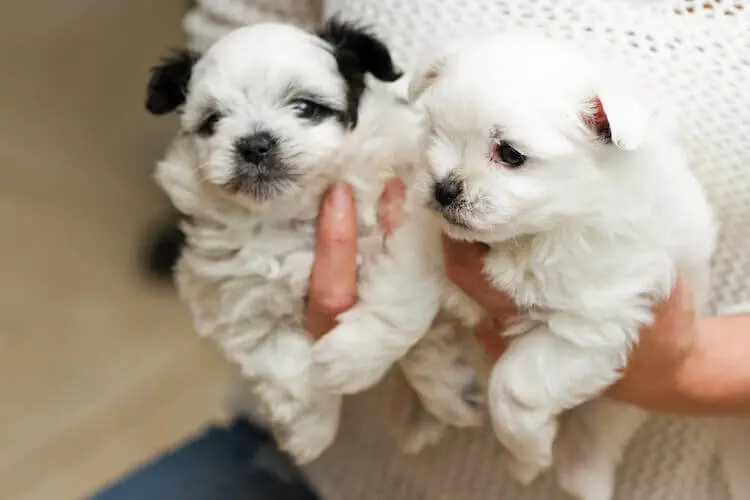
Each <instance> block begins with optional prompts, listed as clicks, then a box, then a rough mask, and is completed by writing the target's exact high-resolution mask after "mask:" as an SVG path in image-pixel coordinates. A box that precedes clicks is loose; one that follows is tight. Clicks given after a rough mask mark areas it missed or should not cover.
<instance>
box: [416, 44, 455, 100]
mask: <svg viewBox="0 0 750 500" xmlns="http://www.w3.org/2000/svg"><path fill="white" fill-rule="evenodd" d="M446 59H447V56H446V55H442V56H440V57H437V58H433V59H431V60H430V61H428V62H427V63H426V64H424V65H423V66H422V67H421V68H418V69H417V71H415V72H414V74H413V75H412V78H411V80H409V89H408V92H407V96H408V99H409V101H410V102H416V101H417V100H418V99H419V98H420V97H421V96H422V94H424V92H425V90H427V89H428V88H430V86H431V85H432V84H433V83H435V80H437V79H438V78H439V77H440V74H441V73H442V71H443V67H444V66H445V60H446Z"/></svg>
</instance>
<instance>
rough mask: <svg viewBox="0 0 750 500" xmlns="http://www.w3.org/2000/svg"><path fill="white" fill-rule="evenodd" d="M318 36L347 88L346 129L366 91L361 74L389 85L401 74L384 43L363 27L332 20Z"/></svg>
mask: <svg viewBox="0 0 750 500" xmlns="http://www.w3.org/2000/svg"><path fill="white" fill-rule="evenodd" d="M318 36H319V37H320V38H322V39H323V40H325V41H326V42H328V43H330V44H331V45H332V46H333V55H334V57H335V58H336V63H337V64H338V68H339V72H340V73H341V76H343V77H344V80H345V81H346V84H347V87H348V91H347V115H348V116H347V121H348V124H349V126H350V127H354V126H355V125H356V124H357V118H358V108H359V101H360V99H361V98H362V94H363V93H364V91H365V88H366V85H365V74H367V73H370V74H371V75H372V76H374V77H375V78H377V79H378V80H381V81H384V82H393V81H396V80H398V79H399V78H400V77H401V75H402V73H401V72H400V71H398V70H397V69H396V67H395V66H394V64H393V59H392V58H391V53H390V51H389V50H388V47H386V45H385V43H383V42H382V41H381V40H380V39H379V38H377V37H376V36H375V35H373V34H372V33H371V32H370V30H369V29H368V28H366V27H364V26H361V25H358V24H356V23H353V22H349V21H342V20H341V19H340V18H339V17H338V16H334V17H332V18H331V19H330V20H328V22H327V23H326V24H325V26H323V28H322V29H321V30H319V31H318Z"/></svg>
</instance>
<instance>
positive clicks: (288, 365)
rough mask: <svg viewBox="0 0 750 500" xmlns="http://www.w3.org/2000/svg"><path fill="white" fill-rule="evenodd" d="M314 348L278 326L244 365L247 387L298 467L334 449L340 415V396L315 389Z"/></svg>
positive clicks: (299, 332)
mask: <svg viewBox="0 0 750 500" xmlns="http://www.w3.org/2000/svg"><path fill="white" fill-rule="evenodd" d="M311 349H312V342H311V341H310V340H309V338H308V337H307V334H306V332H305V331H304V330H303V329H301V328H299V327H293V326H286V327H280V328H278V329H277V330H276V331H275V332H274V333H273V335H271V336H269V337H267V338H266V339H265V340H264V341H263V342H262V343H261V344H259V345H258V346H256V347H255V348H254V349H253V350H252V351H250V352H248V353H246V355H245V356H244V357H243V359H242V363H241V368H242V374H243V376H244V378H245V380H246V381H247V387H248V389H249V390H250V392H251V393H252V394H253V395H254V396H255V398H256V399H257V400H258V402H259V406H260V408H259V410H260V413H261V415H262V416H263V417H264V420H266V421H267V422H268V423H269V425H270V427H271V430H272V432H273V434H274V437H275V438H276V440H277V441H278V444H279V447H280V448H281V449H282V450H284V451H285V452H287V453H289V454H290V455H292V457H294V459H295V460H296V462H297V463H299V464H304V463H307V462H310V461H311V460H314V459H315V458H317V457H318V456H319V455H320V454H321V453H323V451H325V450H326V449H327V448H328V447H329V446H330V445H331V443H332V442H333V440H334V438H335V437H336V433H337V431H338V425H339V416H340V412H341V396H337V395H332V394H328V393H326V392H324V391H321V390H320V389H318V388H317V387H315V386H314V385H313V384H312V381H311V377H310V359H311V357H310V353H311Z"/></svg>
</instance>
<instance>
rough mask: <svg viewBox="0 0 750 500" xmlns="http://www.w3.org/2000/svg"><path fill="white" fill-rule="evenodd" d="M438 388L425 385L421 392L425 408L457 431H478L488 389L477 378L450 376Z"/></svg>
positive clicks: (437, 381) (420, 387) (419, 388)
mask: <svg viewBox="0 0 750 500" xmlns="http://www.w3.org/2000/svg"><path fill="white" fill-rule="evenodd" d="M433 382H435V383H434V384H431V385H430V386H428V384H426V383H425V384H421V385H420V386H419V387H418V391H419V394H420V397H421V398H422V401H423V403H424V406H425V408H427V409H428V410H429V412H430V413H432V414H433V415H435V416H436V417H437V418H438V419H440V420H441V421H443V422H444V423H446V424H448V425H451V426H453V427H459V428H463V427H477V426H479V425H481V424H482V421H483V415H484V414H483V412H482V410H483V409H484V407H485V402H486V397H485V390H484V388H483V387H482V386H481V385H479V383H478V382H477V381H476V380H474V378H473V377H458V376H457V375H456V374H454V373H446V374H445V379H443V380H442V383H441V381H439V380H433Z"/></svg>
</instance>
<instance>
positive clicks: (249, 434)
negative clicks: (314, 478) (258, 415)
mask: <svg viewBox="0 0 750 500" xmlns="http://www.w3.org/2000/svg"><path fill="white" fill-rule="evenodd" d="M240 499H242V500H320V497H319V496H318V494H317V493H316V492H315V491H314V490H313V488H312V487H311V486H310V485H309V483H308V481H307V479H306V478H305V476H304V475H303V473H302V472H301V471H300V470H299V469H298V468H297V467H295V466H294V464H293V462H292V461H291V459H289V457H288V456H286V455H285V454H283V453H282V452H280V451H279V450H278V448H276V446H275V444H274V442H273V440H272V439H271V437H270V436H269V435H268V434H267V433H266V432H265V431H264V430H262V429H260V428H258V427H257V426H255V425H254V424H252V423H250V422H247V421H245V420H240V419H238V420H235V421H234V422H233V423H232V424H231V425H229V426H227V427H211V428H209V429H207V430H206V431H204V432H203V433H202V434H200V435H198V436H196V437H194V438H191V439H190V440H188V441H187V442H185V443H183V444H181V445H179V446H178V447H177V448H176V449H174V450H172V451H169V452H166V453H164V454H163V455H161V456H159V457H157V458H156V459H155V460H154V461H153V462H151V463H149V464H146V465H145V466H143V467H141V468H140V469H138V470H136V471H134V472H132V473H130V474H129V475H127V476H126V477H124V478H122V479H121V480H120V481H119V482H117V483H115V484H113V485H111V486H109V487H107V488H106V489H104V490H103V491H101V492H100V493H97V494H95V495H94V496H92V497H91V500H240Z"/></svg>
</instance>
